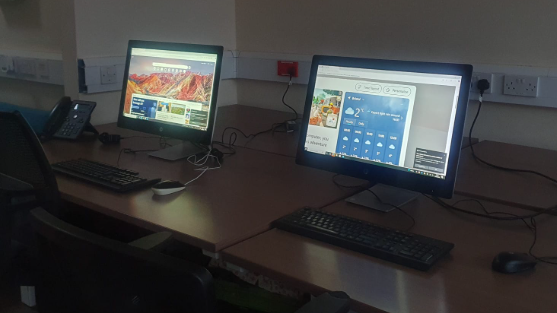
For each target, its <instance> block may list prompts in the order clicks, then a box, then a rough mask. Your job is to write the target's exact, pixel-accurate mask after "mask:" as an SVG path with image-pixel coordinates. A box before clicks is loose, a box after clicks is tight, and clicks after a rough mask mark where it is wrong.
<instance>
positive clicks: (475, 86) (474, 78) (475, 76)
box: [470, 73, 493, 94]
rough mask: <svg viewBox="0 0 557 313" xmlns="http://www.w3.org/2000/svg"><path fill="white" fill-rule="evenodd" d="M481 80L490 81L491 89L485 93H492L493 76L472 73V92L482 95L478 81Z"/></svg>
mask: <svg viewBox="0 0 557 313" xmlns="http://www.w3.org/2000/svg"><path fill="white" fill-rule="evenodd" d="M481 79H487V80H488V81H489V89H487V90H486V91H484V94H488V93H492V91H493V74H488V73H472V84H471V85H470V91H471V92H475V93H480V91H479V90H478V81H479V80H481Z"/></svg>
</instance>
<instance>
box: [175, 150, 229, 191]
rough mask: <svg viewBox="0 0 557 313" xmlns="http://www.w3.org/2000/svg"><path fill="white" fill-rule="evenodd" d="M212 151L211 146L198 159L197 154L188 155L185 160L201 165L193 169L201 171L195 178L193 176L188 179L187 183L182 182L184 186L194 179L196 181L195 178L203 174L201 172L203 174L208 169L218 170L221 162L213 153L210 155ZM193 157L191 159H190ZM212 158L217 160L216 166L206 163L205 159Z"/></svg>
mask: <svg viewBox="0 0 557 313" xmlns="http://www.w3.org/2000/svg"><path fill="white" fill-rule="evenodd" d="M212 151H213V148H212V147H211V148H210V149H209V152H207V154H205V155H204V156H203V157H202V158H200V159H199V160H198V159H197V155H195V154H193V155H190V156H189V157H188V158H187V159H186V161H188V163H190V164H192V165H194V166H202V167H201V168H196V169H195V171H202V172H201V173H199V175H197V176H196V177H195V178H193V179H192V180H190V181H188V182H187V183H185V184H184V186H187V185H189V184H191V183H193V182H194V181H196V180H197V179H199V177H201V176H203V174H205V173H206V172H207V171H210V170H218V169H220V168H221V166H222V165H221V163H220V161H219V158H217V157H216V156H214V155H211V152H212ZM192 158H193V161H192ZM211 158H213V159H214V160H216V161H217V164H218V166H214V167H210V166H208V165H206V164H207V161H208V160H209V159H211Z"/></svg>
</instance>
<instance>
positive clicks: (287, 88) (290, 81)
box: [282, 74, 298, 123]
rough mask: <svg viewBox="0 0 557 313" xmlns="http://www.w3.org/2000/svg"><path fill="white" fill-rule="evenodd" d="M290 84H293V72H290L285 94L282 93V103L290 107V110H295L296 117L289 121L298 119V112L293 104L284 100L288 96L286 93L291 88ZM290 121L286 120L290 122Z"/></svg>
mask: <svg viewBox="0 0 557 313" xmlns="http://www.w3.org/2000/svg"><path fill="white" fill-rule="evenodd" d="M290 86H292V74H290V80H289V81H288V86H286V90H285V91H284V94H283V95H282V104H284V105H285V106H286V107H288V108H289V109H290V110H292V112H294V118H293V119H291V120H288V121H296V120H297V119H298V112H297V111H296V110H295V109H294V108H293V107H291V106H289V105H288V104H287V103H286V101H285V100H284V98H285V97H286V94H287V93H288V90H289V89H290ZM288 121H285V123H286V122H288Z"/></svg>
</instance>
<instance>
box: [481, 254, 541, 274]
mask: <svg viewBox="0 0 557 313" xmlns="http://www.w3.org/2000/svg"><path fill="white" fill-rule="evenodd" d="M536 264H537V262H536V259H534V258H533V257H531V256H529V255H528V254H527V253H518V252H501V253H499V254H498V255H497V256H496V257H495V258H494V259H493V263H491V268H493V270H494V271H497V272H500V273H505V274H512V273H520V272H524V271H527V270H531V269H533V268H534V267H536Z"/></svg>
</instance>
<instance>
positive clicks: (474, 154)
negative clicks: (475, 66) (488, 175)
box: [468, 79, 557, 183]
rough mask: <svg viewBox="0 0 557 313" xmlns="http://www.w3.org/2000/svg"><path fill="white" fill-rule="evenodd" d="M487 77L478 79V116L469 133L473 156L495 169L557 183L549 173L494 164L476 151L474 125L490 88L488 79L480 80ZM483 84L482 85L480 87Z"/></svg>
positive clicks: (476, 117)
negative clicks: (484, 95)
mask: <svg viewBox="0 0 557 313" xmlns="http://www.w3.org/2000/svg"><path fill="white" fill-rule="evenodd" d="M484 80H485V79H482V80H480V81H478V89H479V90H480V97H479V104H478V110H477V111H476V116H475V117H474V120H473V121H472V125H471V126H470V132H469V133H468V141H469V144H470V150H471V151H472V157H473V158H474V159H475V160H476V161H478V162H480V163H482V164H485V165H487V166H490V167H493V168H495V169H498V170H502V171H508V172H517V173H529V174H534V175H537V176H540V177H543V178H545V179H547V180H549V181H551V182H554V183H557V179H555V178H553V177H550V176H548V175H545V174H543V173H540V172H536V171H533V170H525V169H518V168H512V167H504V166H499V165H496V164H493V163H491V162H488V161H485V160H484V159H482V158H480V157H479V156H477V155H476V152H475V151H474V145H473V144H472V131H473V130H474V126H475V125H476V120H477V119H478V116H479V115H480V111H481V109H482V104H483V94H484V91H485V90H487V89H489V82H487V80H485V81H486V82H487V85H480V82H482V83H485V82H483V81H484ZM480 86H481V87H480ZM484 88H485V89H484Z"/></svg>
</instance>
